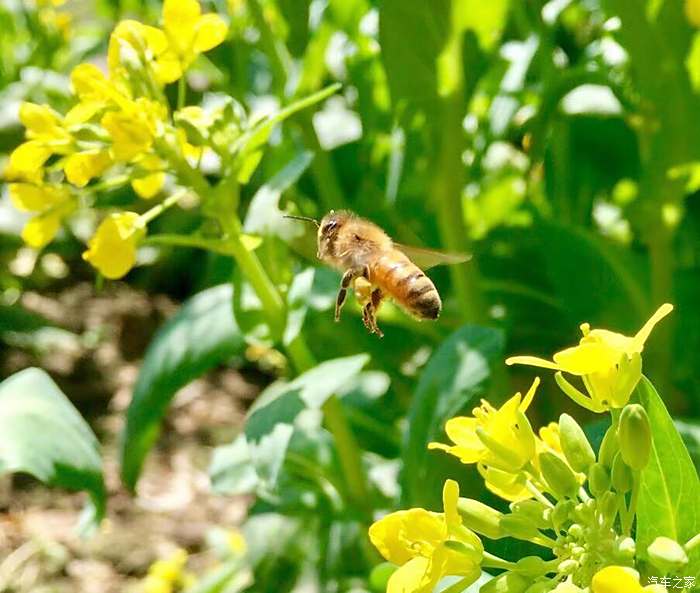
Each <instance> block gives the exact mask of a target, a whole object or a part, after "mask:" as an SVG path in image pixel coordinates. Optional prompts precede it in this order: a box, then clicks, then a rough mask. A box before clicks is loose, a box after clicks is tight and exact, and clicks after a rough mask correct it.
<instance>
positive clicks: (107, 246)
mask: <svg viewBox="0 0 700 593" xmlns="http://www.w3.org/2000/svg"><path fill="white" fill-rule="evenodd" d="M142 232H143V227H142V225H141V222H140V218H139V215H138V214H136V213H135V212H119V213H117V214H111V215H110V216H108V217H107V218H105V219H104V220H103V221H102V223H101V224H100V226H99V227H98V228H97V231H96V232H95V235H94V236H93V237H92V239H90V241H88V247H89V249H88V250H87V251H85V252H84V253H83V259H85V260H86V261H89V262H90V263H91V264H92V265H93V266H94V267H95V268H97V269H98V270H99V271H100V272H101V273H102V275H103V276H105V277H106V278H111V279H116V278H121V277H122V276H124V275H125V274H126V273H127V272H128V271H129V270H130V269H131V268H132V267H133V266H134V264H135V263H136V244H137V242H138V240H139V239H140V237H141V235H142Z"/></svg>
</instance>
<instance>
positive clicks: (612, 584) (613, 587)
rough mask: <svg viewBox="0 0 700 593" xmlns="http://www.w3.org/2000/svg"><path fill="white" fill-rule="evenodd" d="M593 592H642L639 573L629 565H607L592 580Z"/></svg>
mask: <svg viewBox="0 0 700 593" xmlns="http://www.w3.org/2000/svg"><path fill="white" fill-rule="evenodd" d="M591 590H592V591H593V593H620V592H621V591H624V592H625V593H641V591H642V587H641V585H640V584H639V575H637V573H636V572H635V571H634V570H632V569H630V568H627V567H623V566H607V567H606V568H604V569H603V570H599V571H598V572H597V573H596V574H595V575H594V576H593V580H592V581H591Z"/></svg>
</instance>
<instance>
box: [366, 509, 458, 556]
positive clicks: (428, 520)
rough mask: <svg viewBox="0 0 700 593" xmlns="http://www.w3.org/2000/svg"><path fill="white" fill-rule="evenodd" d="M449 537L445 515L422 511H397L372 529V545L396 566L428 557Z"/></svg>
mask: <svg viewBox="0 0 700 593" xmlns="http://www.w3.org/2000/svg"><path fill="white" fill-rule="evenodd" d="M446 536H447V528H446V525H445V520H444V518H443V515H442V514H441V513H432V512H430V511H426V510H425V509H421V508H414V509H408V510H406V511H396V512H395V513H391V514H389V515H386V516H385V517H382V518H381V519H379V521H375V522H374V523H373V524H372V525H371V526H370V528H369V539H370V540H371V542H372V544H374V546H375V547H376V548H377V550H379V553H380V554H381V555H382V556H384V558H386V559H387V560H388V561H389V562H393V563H394V564H405V563H406V562H408V561H409V560H410V559H411V558H413V557H415V556H416V555H418V554H419V553H424V555H428V554H429V552H431V551H432V549H434V548H435V547H436V546H438V545H440V544H441V543H442V542H443V541H444V540H445V538H446Z"/></svg>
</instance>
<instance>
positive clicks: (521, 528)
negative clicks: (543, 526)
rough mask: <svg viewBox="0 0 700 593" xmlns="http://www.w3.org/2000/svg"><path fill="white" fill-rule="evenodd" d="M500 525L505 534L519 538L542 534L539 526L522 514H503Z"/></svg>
mask: <svg viewBox="0 0 700 593" xmlns="http://www.w3.org/2000/svg"><path fill="white" fill-rule="evenodd" d="M499 526H500V528H501V531H502V532H503V533H504V534H505V535H509V536H511V537H515V538H517V539H523V540H529V539H532V538H533V537H537V536H538V535H540V532H539V531H538V530H537V527H536V526H535V525H534V524H533V523H531V522H530V521H528V520H527V519H526V518H524V517H521V516H520V515H503V516H502V517H501V520H500V523H499Z"/></svg>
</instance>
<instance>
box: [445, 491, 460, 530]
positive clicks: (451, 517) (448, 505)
mask: <svg viewBox="0 0 700 593" xmlns="http://www.w3.org/2000/svg"><path fill="white" fill-rule="evenodd" d="M458 500H459V484H458V483H457V482H455V481H454V480H445V485H444V486H443V487H442V508H443V510H444V511H445V521H447V526H448V528H449V527H450V526H455V525H461V524H462V517H460V515H459V513H458V512H457V501H458Z"/></svg>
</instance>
